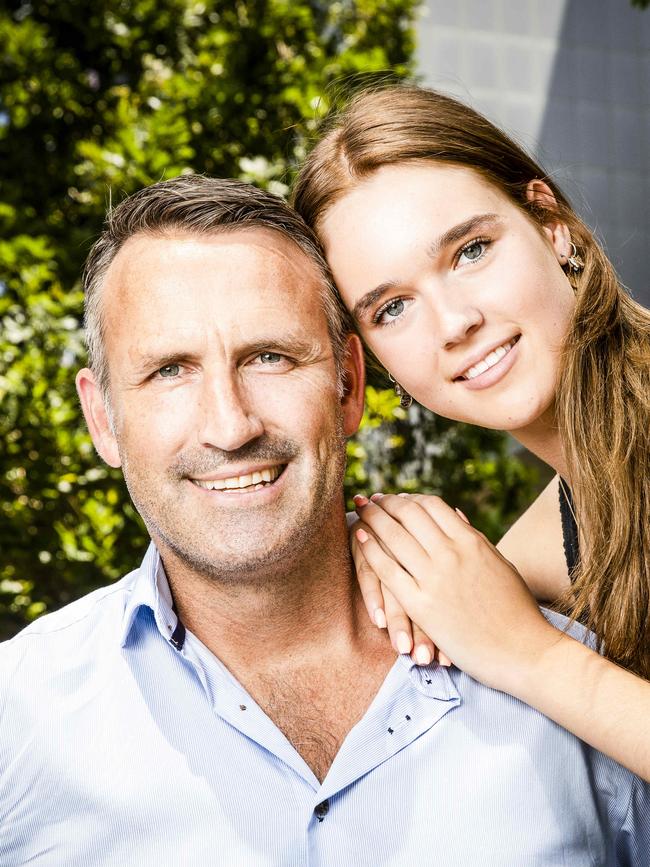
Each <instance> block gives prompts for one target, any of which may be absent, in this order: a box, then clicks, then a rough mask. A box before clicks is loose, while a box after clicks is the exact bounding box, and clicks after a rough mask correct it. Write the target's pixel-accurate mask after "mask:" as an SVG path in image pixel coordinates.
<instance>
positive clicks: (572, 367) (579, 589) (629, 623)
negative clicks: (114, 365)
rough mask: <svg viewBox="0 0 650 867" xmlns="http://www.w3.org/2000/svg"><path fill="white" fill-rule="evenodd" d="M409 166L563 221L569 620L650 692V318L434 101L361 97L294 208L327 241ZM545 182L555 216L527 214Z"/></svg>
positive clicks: (399, 95) (471, 120)
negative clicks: (573, 524)
mask: <svg viewBox="0 0 650 867" xmlns="http://www.w3.org/2000/svg"><path fill="white" fill-rule="evenodd" d="M410 160H417V161H420V162H425V163H431V162H432V161H435V162H442V163H447V164H454V165H460V166H465V167H467V168H471V169H473V170H474V171H476V172H478V173H479V174H481V175H482V176H483V177H484V178H486V179H487V180H488V181H489V182H490V183H492V184H493V185H494V186H495V187H497V188H498V189H499V190H501V191H502V192H503V193H504V194H505V195H506V196H508V197H509V199H510V200H511V201H513V202H514V203H515V204H517V205H518V207H520V208H521V209H522V210H524V211H525V212H526V213H527V214H528V215H529V217H530V218H531V219H532V220H533V221H534V222H535V223H536V224H537V225H538V226H540V227H541V226H543V225H544V224H545V223H546V222H547V221H548V220H549V218H550V217H552V216H555V217H557V216H559V217H560V218H561V219H562V221H564V222H565V223H566V224H567V226H568V228H569V231H570V232H571V238H572V241H573V242H574V243H575V245H576V247H577V249H578V253H579V255H580V257H581V258H582V261H583V262H584V268H583V269H582V270H581V271H580V272H578V273H571V274H570V280H571V283H572V285H573V287H574V290H575V293H576V306H575V312H574V316H573V321H572V323H571V327H570V329H569V332H568V334H567V336H566V339H565V345H564V354H563V362H562V364H561V369H560V373H559V380H558V384H557V396H556V417H557V424H558V428H559V431H560V436H561V440H562V445H563V449H564V456H565V459H566V463H567V467H568V476H569V480H570V484H571V489H572V492H573V497H574V501H575V505H576V518H577V523H578V532H579V538H580V564H579V567H578V568H577V570H576V571H575V572H574V574H573V579H574V580H573V584H572V587H571V591H570V592H569V593H567V595H566V597H565V598H564V599H562V600H558V606H559V607H561V608H562V609H563V610H566V611H568V612H569V613H570V614H571V616H572V617H574V618H576V619H580V620H582V621H583V622H584V623H585V624H586V625H587V626H588V627H589V628H590V629H591V630H592V631H593V632H594V633H595V634H596V635H597V636H598V638H599V640H600V642H601V648H602V650H603V651H604V653H605V654H606V655H607V656H608V657H609V658H610V659H612V660H614V661H616V662H618V663H619V664H620V665H623V666H625V667H626V668H628V669H630V670H631V671H634V672H635V673H637V674H640V675H642V676H643V677H645V678H647V679H650V472H649V469H650V467H649V462H650V311H648V310H647V309H645V308H644V307H642V306H641V305H640V304H637V303H636V302H634V301H633V300H632V299H631V298H630V296H629V295H628V294H627V292H626V291H625V289H624V288H623V287H622V286H621V284H620V282H619V280H618V278H617V276H616V274H615V272H614V269H613V267H612V265H611V263H610V262H609V260H608V259H607V257H606V256H605V254H604V253H603V251H602V249H601V247H600V246H599V244H598V243H597V241H596V240H595V238H594V236H593V234H592V233H591V231H590V230H589V229H588V228H587V226H586V225H585V224H584V223H583V222H582V220H581V219H580V218H579V217H578V216H577V214H576V213H575V211H574V210H573V208H572V207H571V205H570V204H569V202H568V200H567V199H566V197H565V196H564V195H563V193H562V192H561V190H560V189H559V188H558V187H557V185H556V184H555V183H554V182H553V180H552V179H550V178H548V177H546V176H545V173H544V172H543V171H542V169H541V168H540V166H538V165H537V163H536V162H535V161H534V160H533V159H531V157H529V156H528V155H527V154H526V153H525V152H524V151H523V150H522V149H521V148H520V147H519V146H518V145H517V144H515V142H513V141H512V140H511V139H510V138H509V137H508V136H507V135H506V134H505V133H503V132H502V131H501V130H499V129H498V128H497V127H495V126H494V125H493V124H492V123H490V122H489V121H488V120H487V119H486V118H484V117H483V116H481V115H480V114H478V113H477V112H475V111H474V110H473V109H471V108H469V107H468V106H466V105H464V104H462V103H460V102H458V101H457V100H455V99H452V98H450V97H447V96H444V95H442V94H440V93H436V92H434V91H430V90H424V89H422V88H419V87H414V86H406V85H391V86H389V87H380V88H375V89H371V90H367V91H364V92H361V93H360V94H358V95H357V96H356V97H354V98H353V99H352V100H351V102H350V103H349V104H348V106H347V107H346V108H345V109H344V111H343V112H341V113H340V114H338V115H337V116H336V117H335V118H334V119H333V121H330V125H329V129H328V131H327V132H326V134H325V135H324V137H323V138H322V139H321V141H320V142H319V143H318V144H317V145H316V147H315V148H314V149H313V150H312V152H311V154H310V155H309V156H308V158H307V161H306V163H305V165H304V166H303V168H302V171H301V172H300V175H299V177H298V179H297V182H296V184H295V187H294V192H293V204H294V206H295V208H296V209H297V210H298V212H299V213H300V214H301V215H302V216H303V218H304V219H305V220H306V221H307V223H308V224H309V225H310V226H311V227H312V228H313V229H315V230H316V232H317V233H318V232H319V229H320V226H321V222H322V220H323V217H324V216H325V214H326V213H327V211H328V209H329V208H330V207H331V206H332V205H333V204H334V203H335V202H336V201H338V200H339V199H340V198H341V197H342V196H343V195H344V194H345V193H347V192H349V191H350V190H351V189H352V188H353V187H354V186H355V185H356V184H358V183H359V182H360V181H361V180H363V179H364V178H367V177H368V176H369V175H371V174H372V173H373V172H374V171H376V170H377V169H379V168H380V167H381V166H385V165H389V164H395V163H403V162H407V161H410ZM535 178H540V179H544V180H545V181H546V183H547V184H548V186H549V187H550V189H551V190H552V191H553V194H554V196H555V199H556V202H557V206H553V205H552V203H551V205H550V206H548V205H547V206H545V205H544V204H543V203H540V202H539V201H536V202H529V201H528V199H527V195H526V191H527V186H528V184H529V182H530V181H531V180H533V179H535ZM395 195H396V196H397V195H399V191H398V190H396V191H395ZM551 212H553V213H551Z"/></svg>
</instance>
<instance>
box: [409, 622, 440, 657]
mask: <svg viewBox="0 0 650 867" xmlns="http://www.w3.org/2000/svg"><path fill="white" fill-rule="evenodd" d="M412 629H413V652H412V653H411V657H412V659H413V662H415V663H417V664H418V665H429V664H430V663H431V662H433V660H434V659H435V657H436V646H435V644H434V643H433V641H431V639H430V638H429V636H428V635H427V634H426V633H425V632H423V631H422V630H421V629H420V627H419V626H418V625H417V623H413V624H412Z"/></svg>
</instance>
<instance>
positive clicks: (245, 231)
mask: <svg viewBox="0 0 650 867" xmlns="http://www.w3.org/2000/svg"><path fill="white" fill-rule="evenodd" d="M200 260H204V261H205V262H206V263H207V262H208V261H212V262H213V263H214V264H216V263H218V264H219V266H220V267H219V269H218V270H217V271H215V272H214V274H213V276H214V277H215V278H218V277H219V274H220V272H225V273H228V272H230V271H232V270H233V266H236V270H237V271H239V270H240V269H241V268H242V267H244V268H247V269H258V270H260V271H261V272H262V273H266V274H273V273H274V272H279V273H281V274H282V276H283V277H284V278H285V279H286V277H287V276H288V275H293V276H295V277H296V279H298V280H300V282H301V284H303V285H305V286H306V287H307V286H308V285H309V284H313V285H314V288H316V289H320V288H322V286H323V284H324V282H325V277H324V275H323V273H322V272H321V270H320V268H319V267H318V265H317V264H316V262H315V261H314V260H313V259H312V258H311V257H310V256H309V255H308V254H307V253H306V252H305V251H304V250H303V249H302V248H301V247H300V246H299V245H298V243H297V242H296V241H294V240H292V239H290V238H288V237H286V236H285V235H284V234H282V233H280V232H279V231H275V230H273V229H270V228H266V227H260V226H251V227H244V228H227V229H218V230H215V231H212V232H209V233H208V232H200V233H199V232H191V231H186V230H182V229H176V228H174V229H173V230H172V229H167V230H165V231H159V232H155V233H152V232H138V233H137V234H135V235H133V236H132V237H130V238H129V239H128V240H127V241H125V243H124V244H123V245H122V247H121V248H120V250H119V251H118V253H117V255H116V256H115V258H114V260H113V262H112V263H111V265H110V266H109V268H108V270H107V273H106V278H105V285H106V287H109V286H111V287H113V288H117V289H118V290H119V288H120V287H125V286H128V285H129V284H131V283H133V282H138V281H142V279H143V278H145V279H146V280H147V282H149V281H150V279H151V278H155V277H158V276H161V272H162V271H163V269H164V270H165V272H166V273H167V274H169V272H170V270H172V269H175V268H176V269H183V268H184V267H186V266H187V265H188V264H189V263H191V262H199V261H200Z"/></svg>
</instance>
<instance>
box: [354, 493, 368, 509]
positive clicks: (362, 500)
mask: <svg viewBox="0 0 650 867" xmlns="http://www.w3.org/2000/svg"><path fill="white" fill-rule="evenodd" d="M352 499H353V500H354V502H355V505H357V506H366V505H368V497H364V495H363V494H355V495H354V497H352Z"/></svg>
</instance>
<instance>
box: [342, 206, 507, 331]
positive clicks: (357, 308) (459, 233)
mask: <svg viewBox="0 0 650 867" xmlns="http://www.w3.org/2000/svg"><path fill="white" fill-rule="evenodd" d="M497 223H499V216H498V215H497V214H475V215H474V216H473V217H470V218H469V219H467V220H464V221H463V222H462V223H458V225H456V226H452V227H451V229H447V231H446V232H443V234H442V235H440V236H439V237H438V238H435V239H434V240H433V241H432V242H431V244H429V247H428V248H427V254H428V255H429V256H431V258H434V257H435V256H437V255H438V253H440V251H441V250H444V249H445V247H449V246H450V245H451V244H456V243H458V241H462V240H463V238H466V237H467V235H470V234H472V233H473V232H476V231H477V230H479V229H485V228H494V226H495V225H496V224H497ZM398 286H399V283H398V281H397V280H387V281H386V282H385V283H380V284H379V286H376V287H375V288H374V289H371V290H370V291H369V292H366V294H365V295H362V296H361V298H359V300H358V301H357V303H356V304H355V305H354V307H353V309H352V316H353V318H354V319H355V320H356V321H357V322H358V321H359V320H360V319H361V317H362V316H363V314H364V313H365V312H366V310H368V309H369V308H371V307H373V306H374V305H375V304H376V303H377V301H379V299H380V298H381V297H382V295H384V294H385V293H386V292H388V291H390V290H391V289H396V288H397V287H398Z"/></svg>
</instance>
